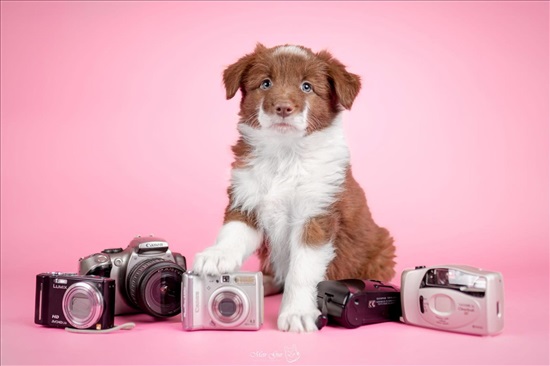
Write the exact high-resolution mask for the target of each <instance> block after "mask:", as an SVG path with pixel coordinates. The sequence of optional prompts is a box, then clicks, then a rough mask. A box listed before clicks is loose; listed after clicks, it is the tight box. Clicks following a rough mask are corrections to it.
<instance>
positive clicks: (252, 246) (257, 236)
mask: <svg viewBox="0 0 550 366" xmlns="http://www.w3.org/2000/svg"><path fill="white" fill-rule="evenodd" d="M236 216H238V213H235V212H233V213H232V216H230V217H232V219H229V220H228V219H227V218H228V216H227V215H226V221H225V223H224V225H223V226H222V228H221V230H220V233H219V234H218V238H217V240H216V244H215V245H213V246H211V247H209V248H206V249H205V250H204V251H202V252H201V253H199V254H197V255H196V256H195V262H194V265H193V271H194V272H196V273H197V274H206V275H219V274H221V273H230V272H235V271H237V270H238V269H239V268H240V267H241V265H242V263H243V261H244V260H245V259H246V258H248V256H250V255H251V254H252V253H254V251H255V250H256V249H258V248H259V246H260V244H261V243H262V241H263V233H262V232H261V231H259V230H258V229H257V228H256V227H255V225H254V224H253V223H251V222H250V221H249V220H246V216H242V218H243V220H239V219H238V218H236Z"/></svg>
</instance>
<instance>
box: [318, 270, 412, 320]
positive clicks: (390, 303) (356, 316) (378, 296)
mask: <svg viewBox="0 0 550 366" xmlns="http://www.w3.org/2000/svg"><path fill="white" fill-rule="evenodd" d="M317 306H318V308H319V310H321V316H320V317H319V319H318V320H317V327H318V328H319V329H321V328H322V327H323V326H325V325H326V324H327V322H330V323H336V324H339V325H341V326H343V327H346V328H357V327H359V326H361V325H366V324H373V323H381V322H387V321H399V318H400V317H401V296H400V292H399V288H398V287H396V286H395V285H392V284H386V283H383V282H381V281H376V280H357V279H349V280H338V281H322V282H319V284H318V285H317Z"/></svg>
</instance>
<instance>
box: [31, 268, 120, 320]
mask: <svg viewBox="0 0 550 366" xmlns="http://www.w3.org/2000/svg"><path fill="white" fill-rule="evenodd" d="M34 322H35V323H36V324H42V325H47V326H50V327H58V328H65V327H70V328H77V329H96V330H100V329H108V328H112V327H114V322H115V280H112V279H110V278H103V277H99V276H79V275H77V274H76V273H62V272H48V273H40V274H38V275H36V298H35V310H34Z"/></svg>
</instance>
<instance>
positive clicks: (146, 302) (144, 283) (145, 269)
mask: <svg viewBox="0 0 550 366" xmlns="http://www.w3.org/2000/svg"><path fill="white" fill-rule="evenodd" d="M182 275H183V270H182V268H181V267H180V266H179V265H177V264H176V263H173V262H169V261H165V260H163V259H161V258H155V259H150V260H146V261H144V262H141V263H140V264H138V265H137V266H136V267H134V268H133V269H132V270H131V271H130V274H129V275H128V284H127V290H128V295H129V296H128V298H129V300H131V302H132V305H133V306H135V307H136V308H138V309H141V310H142V311H144V312H146V313H148V314H151V315H153V316H156V317H170V316H174V315H177V314H179V313H180V312H181V305H180V304H181V300H180V298H181V278H182Z"/></svg>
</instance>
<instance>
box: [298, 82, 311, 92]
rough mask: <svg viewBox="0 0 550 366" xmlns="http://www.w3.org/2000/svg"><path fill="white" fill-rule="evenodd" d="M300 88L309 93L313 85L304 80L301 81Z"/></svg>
mask: <svg viewBox="0 0 550 366" xmlns="http://www.w3.org/2000/svg"><path fill="white" fill-rule="evenodd" d="M301 88H302V91H303V92H304V93H311V92H312V91H313V86H311V84H310V83H308V82H307V81H304V82H303V83H302V86H301Z"/></svg>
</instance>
